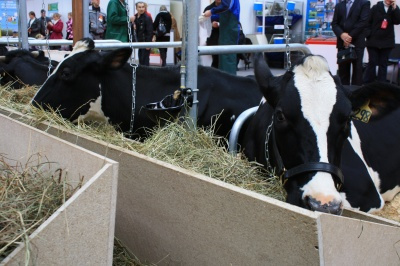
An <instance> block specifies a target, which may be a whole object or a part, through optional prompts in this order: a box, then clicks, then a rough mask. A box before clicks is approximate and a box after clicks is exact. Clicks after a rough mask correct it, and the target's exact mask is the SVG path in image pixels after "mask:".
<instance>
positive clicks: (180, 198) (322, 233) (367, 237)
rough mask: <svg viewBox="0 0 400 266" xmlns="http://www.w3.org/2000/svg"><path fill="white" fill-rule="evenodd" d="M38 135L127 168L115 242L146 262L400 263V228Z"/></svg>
mask: <svg viewBox="0 0 400 266" xmlns="http://www.w3.org/2000/svg"><path fill="white" fill-rule="evenodd" d="M3 112H6V113H8V114H9V115H11V116H13V117H14V118H17V119H18V118H19V117H20V115H19V114H18V113H16V112H13V111H10V110H8V111H6V110H3ZM38 127H39V128H41V129H43V130H46V131H47V132H49V133H50V134H53V135H56V136H58V137H60V138H62V139H65V140H67V141H70V142H72V143H74V144H77V145H79V146H82V147H84V148H86V149H89V150H92V151H94V152H96V153H99V154H101V155H107V157H109V158H112V159H113V160H116V161H118V162H119V167H120V168H119V180H118V184H119V185H118V196H117V198H118V200H117V213H116V214H117V216H116V231H115V234H116V236H117V237H118V238H119V239H121V241H122V242H123V243H124V244H125V245H126V246H127V247H128V249H130V250H131V251H132V252H133V254H135V255H136V256H137V257H138V258H139V259H140V261H142V262H148V263H156V264H157V265H229V264H232V265H341V264H342V265H399V263H400V255H399V254H400V228H399V224H398V223H395V222H392V221H389V220H386V219H382V218H380V217H376V216H373V215H368V214H365V213H361V212H357V211H350V210H345V211H344V213H343V216H333V215H329V214H323V213H318V212H311V211H308V210H305V209H302V208H299V207H296V206H292V205H289V204H286V203H284V202H280V201H277V200H275V199H272V198H269V197H266V196H262V195H260V194H257V193H254V192H251V191H247V190H245V189H241V188H238V187H235V186H233V185H229V184H226V183H224V182H221V181H217V180H214V179H211V178H209V177H206V176H203V175H200V174H196V173H193V172H190V171H187V170H184V169H181V168H178V167H175V166H172V165H170V164H167V163H164V162H161V161H158V160H155V159H151V158H149V157H147V156H144V155H141V154H138V153H135V152H131V151H127V150H124V149H122V148H119V147H116V146H113V145H110V144H107V143H104V142H101V141H97V140H95V139H93V138H90V137H87V136H82V135H77V134H76V133H73V132H70V131H67V130H64V129H62V128H57V127H54V126H51V125H49V124H46V123H41V124H38Z"/></svg>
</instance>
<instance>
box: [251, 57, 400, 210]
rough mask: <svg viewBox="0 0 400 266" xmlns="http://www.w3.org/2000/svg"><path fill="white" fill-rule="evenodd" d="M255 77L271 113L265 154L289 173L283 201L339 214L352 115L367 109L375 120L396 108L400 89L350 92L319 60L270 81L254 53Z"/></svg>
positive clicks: (375, 86) (374, 86) (364, 88)
mask: <svg viewBox="0 0 400 266" xmlns="http://www.w3.org/2000/svg"><path fill="white" fill-rule="evenodd" d="M255 76H256V79H257V82H258V83H259V87H260V89H261V91H262V93H263V95H264V97H265V99H266V101H267V103H266V104H267V105H269V107H268V108H269V109H268V110H271V111H269V112H268V115H267V116H268V117H265V120H264V121H269V122H268V124H269V125H270V127H269V128H270V129H271V131H270V132H269V133H271V134H268V132H267V135H268V136H269V139H267V142H268V144H269V145H268V146H267V147H268V150H267V151H266V154H269V155H270V156H269V158H272V159H271V163H272V165H273V166H280V165H281V167H282V169H285V170H288V172H289V173H290V174H288V172H286V177H287V179H286V182H285V189H286V190H287V194H288V196H287V201H288V202H289V203H292V204H294V205H298V206H301V207H304V208H307V209H311V210H318V211H322V212H329V213H335V214H340V213H341V211H342V208H343V202H342V198H341V195H340V193H339V192H340V183H341V182H342V181H341V180H340V179H341V178H340V174H341V172H340V169H339V167H340V164H341V152H342V147H343V144H344V141H345V140H346V138H348V137H349V135H350V133H351V131H350V128H351V121H352V119H353V117H354V114H355V113H356V112H357V110H359V109H360V107H361V106H363V105H365V104H367V105H368V106H369V107H370V108H371V110H372V117H375V118H378V117H379V116H380V115H383V114H384V113H385V112H387V111H391V110H394V109H395V108H397V106H399V103H400V102H399V99H400V90H399V88H398V87H396V86H392V85H390V84H387V83H385V84H384V83H379V84H371V85H367V86H362V87H358V88H357V89H355V90H353V91H351V90H350V89H349V88H345V87H344V86H343V85H342V84H341V83H340V81H339V79H338V78H337V77H334V76H332V75H331V73H330V71H329V67H328V64H327V62H326V60H325V59H324V58H323V57H321V56H307V57H305V58H304V59H303V60H302V62H300V63H299V64H298V65H295V66H293V67H292V68H291V69H290V70H289V71H287V72H286V73H285V74H284V75H282V76H279V77H274V76H273V75H272V73H271V71H270V69H269V67H268V66H267V64H266V63H265V60H264V59H263V58H262V56H261V54H258V55H256V56H255ZM264 134H266V133H264ZM273 146H275V150H274V148H273ZM263 149H265V148H264V147H263ZM321 163H322V164H321ZM283 167H284V168H283ZM278 171H279V169H278ZM345 178H346V179H348V178H351V176H346V177H345Z"/></svg>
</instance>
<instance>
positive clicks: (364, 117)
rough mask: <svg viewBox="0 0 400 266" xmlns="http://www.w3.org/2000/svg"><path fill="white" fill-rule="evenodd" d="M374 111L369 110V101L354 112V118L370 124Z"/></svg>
mask: <svg viewBox="0 0 400 266" xmlns="http://www.w3.org/2000/svg"><path fill="white" fill-rule="evenodd" d="M371 115H372V111H371V108H369V100H368V101H367V102H366V103H365V104H364V105H363V106H361V107H360V108H359V109H357V110H356V111H355V112H354V115H353V118H354V119H357V120H360V121H361V122H364V123H368V122H369V119H370V118H371Z"/></svg>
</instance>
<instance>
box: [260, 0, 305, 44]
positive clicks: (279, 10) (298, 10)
mask: <svg viewBox="0 0 400 266" xmlns="http://www.w3.org/2000/svg"><path fill="white" fill-rule="evenodd" d="M293 2H294V3H295V7H294V10H292V11H289V17H288V23H289V28H290V38H291V42H302V38H303V27H302V25H301V24H302V23H298V22H299V21H301V19H302V18H303V15H302V14H303V2H301V1H293ZM253 9H254V12H255V17H256V21H255V31H256V32H257V33H261V34H265V35H266V37H267V39H268V42H269V43H273V38H272V36H273V35H274V34H283V31H284V26H283V24H284V17H283V11H284V2H283V1H279V0H275V1H274V0H264V1H261V2H260V1H255V2H254V8H253ZM263 10H264V11H263Z"/></svg>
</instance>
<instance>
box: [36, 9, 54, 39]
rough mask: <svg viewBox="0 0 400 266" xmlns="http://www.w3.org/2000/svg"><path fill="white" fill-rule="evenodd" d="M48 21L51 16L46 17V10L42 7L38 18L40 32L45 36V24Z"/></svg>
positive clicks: (46, 31)
mask: <svg viewBox="0 0 400 266" xmlns="http://www.w3.org/2000/svg"><path fill="white" fill-rule="evenodd" d="M50 21H51V18H49V17H46V10H44V9H42V10H40V18H39V24H40V34H42V35H43V36H46V33H48V30H47V25H46V24H47V23H49V22H50ZM49 36H50V34H49Z"/></svg>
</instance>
